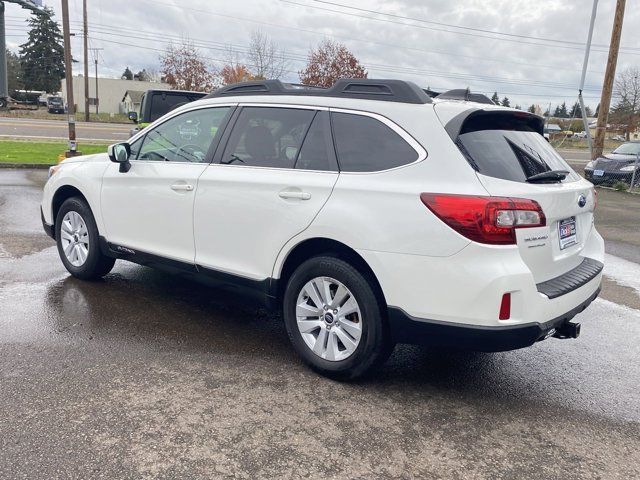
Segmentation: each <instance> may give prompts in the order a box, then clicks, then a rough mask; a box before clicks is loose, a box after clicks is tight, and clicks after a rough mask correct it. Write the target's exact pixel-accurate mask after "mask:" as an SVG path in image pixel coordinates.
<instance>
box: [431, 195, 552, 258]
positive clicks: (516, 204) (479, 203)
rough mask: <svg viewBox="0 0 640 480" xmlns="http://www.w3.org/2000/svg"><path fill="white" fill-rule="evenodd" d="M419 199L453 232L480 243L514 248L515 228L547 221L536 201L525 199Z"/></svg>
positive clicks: (451, 196) (456, 196)
mask: <svg viewBox="0 0 640 480" xmlns="http://www.w3.org/2000/svg"><path fill="white" fill-rule="evenodd" d="M420 200H422V203H424V204H425V205H426V206H427V208H429V210H431V211H432V212H433V213H434V214H435V215H436V216H437V217H438V218H439V219H440V220H442V221H443V222H444V223H446V224H447V225H449V226H450V227H451V228H453V229H454V230H455V231H456V232H458V233H460V234H461V235H464V236H465V237H467V238H468V239H470V240H473V241H474V242H479V243H487V244H491V245H515V243H516V235H515V229H516V228H531V227H544V226H545V225H546V222H547V220H546V218H545V216H544V212H543V211H542V208H540V205H539V204H538V202H536V201H535V200H527V199H524V198H508V197H482V196H472V195H448V194H441V193H423V194H421V195H420Z"/></svg>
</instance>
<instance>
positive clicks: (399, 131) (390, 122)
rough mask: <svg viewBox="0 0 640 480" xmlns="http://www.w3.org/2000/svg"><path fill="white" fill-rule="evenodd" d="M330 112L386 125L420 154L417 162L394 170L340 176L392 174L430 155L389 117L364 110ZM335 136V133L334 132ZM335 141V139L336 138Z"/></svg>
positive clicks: (330, 110)
mask: <svg viewBox="0 0 640 480" xmlns="http://www.w3.org/2000/svg"><path fill="white" fill-rule="evenodd" d="M329 112H330V113H334V112H335V113H346V114H349V115H360V116H363V117H370V118H373V119H375V120H378V121H379V122H381V123H383V124H385V125H386V126H387V127H389V128H390V129H391V130H393V131H394V132H395V133H397V134H398V135H400V137H401V138H402V139H403V140H404V141H405V142H407V143H408V144H409V146H410V147H411V148H413V150H414V151H415V152H416V153H417V154H418V158H417V159H416V160H414V161H413V162H411V163H407V164H405V165H398V166H397V167H392V168H386V169H384V170H371V171H367V172H345V171H344V170H340V174H344V175H370V174H373V173H384V172H391V171H393V170H398V169H400V168H405V167H408V166H410V165H415V164H416V163H420V162H422V161H423V160H425V159H426V158H427V157H428V156H429V154H428V152H427V150H426V149H425V148H424V147H423V146H422V145H421V144H420V143H419V142H418V141H417V140H416V139H415V138H413V136H411V134H409V132H407V131H406V130H405V129H404V128H402V127H401V126H400V125H398V124H397V123H395V122H394V121H393V120H391V119H389V118H388V117H385V116H384V115H380V114H379V113H373V112H367V111H363V110H351V109H348V108H329ZM332 134H333V132H332ZM334 141H335V138H334ZM336 155H338V152H337V151H336ZM338 163H340V158H338Z"/></svg>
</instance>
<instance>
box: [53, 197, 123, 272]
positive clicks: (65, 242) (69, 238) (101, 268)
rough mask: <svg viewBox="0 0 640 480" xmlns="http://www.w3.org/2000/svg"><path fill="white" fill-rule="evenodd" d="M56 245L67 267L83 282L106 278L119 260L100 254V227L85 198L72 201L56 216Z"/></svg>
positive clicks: (69, 200)
mask: <svg viewBox="0 0 640 480" xmlns="http://www.w3.org/2000/svg"><path fill="white" fill-rule="evenodd" d="M56 243H57V244H58V253H59V255H60V259H61V260H62V263H63V264H64V266H65V268H66V269H67V270H68V271H69V273H70V274H71V275H73V276H74V277H77V278H81V279H83V280H90V279H96V278H100V277H103V276H104V275H106V274H107V273H109V272H110V271H111V269H112V268H113V265H114V264H115V259H113V258H110V257H107V256H105V255H103V254H102V252H101V251H100V244H99V234H98V227H97V226H96V221H95V219H94V218H93V213H91V209H90V208H89V205H87V203H86V202H85V201H84V200H83V199H82V198H77V197H73V198H68V199H67V200H65V201H64V203H63V204H62V206H61V207H60V210H59V211H58V215H57V216H56Z"/></svg>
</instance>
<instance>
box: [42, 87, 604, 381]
mask: <svg viewBox="0 0 640 480" xmlns="http://www.w3.org/2000/svg"><path fill="white" fill-rule="evenodd" d="M470 98H471V99H473V100H476V101H469V99H470ZM595 207H596V193H595V190H594V189H593V186H592V185H591V184H590V183H589V182H587V181H586V180H584V179H582V178H581V177H580V176H579V175H577V174H576V173H575V172H574V171H573V170H572V169H571V168H570V167H569V166H568V165H567V164H566V163H565V162H564V160H563V159H562V158H561V157H560V156H559V155H558V153H557V152H556V151H555V150H553V148H552V147H551V146H550V145H549V143H548V142H547V141H546V140H545V138H544V137H543V120H542V119H541V118H540V117H537V116H535V115H532V114H529V113H525V112H521V111H517V110H513V109H508V108H503V107H499V106H495V105H493V104H492V103H491V102H490V101H488V102H486V101H484V99H483V98H482V97H469V95H468V94H467V95H458V94H457V93H456V92H451V93H447V94H443V95H440V96H439V97H437V98H435V99H432V98H431V97H429V96H428V95H427V94H426V93H425V92H424V91H423V90H421V89H420V88H418V87H417V86H416V85H414V84H412V83H410V82H403V81H397V80H341V81H339V82H338V83H337V84H336V85H335V86H334V87H332V88H330V89H326V90H322V89H310V88H303V87H299V86H294V85H288V84H283V83H281V82H279V81H263V82H249V83H243V84H236V85H231V86H228V87H225V88H222V89H219V90H217V91H216V92H215V93H213V94H211V95H209V96H207V97H205V98H204V99H202V100H199V101H196V102H194V103H190V104H188V105H185V106H183V107H181V108H178V109H176V110H175V111H173V112H170V113H169V114H167V115H165V116H164V117H162V118H161V119H159V120H157V121H156V122H154V123H153V124H152V125H150V126H149V127H147V128H145V129H144V130H142V131H141V132H139V133H138V134H136V135H135V136H134V137H132V138H131V139H130V140H129V142H127V143H120V144H116V145H112V146H111V147H109V152H108V153H105V154H97V155H90V156H84V157H78V158H72V159H68V160H65V161H64V162H62V163H61V164H60V165H57V166H55V167H52V168H51V171H50V178H49V181H48V182H47V184H46V186H45V188H44V198H43V201H42V221H43V224H44V228H45V230H46V231H47V233H48V234H49V235H50V236H52V237H53V238H55V239H56V240H57V245H58V251H59V253H60V258H61V259H62V263H63V264H64V266H65V267H66V268H67V270H68V271H69V272H70V273H71V274H72V275H74V276H76V277H78V278H82V279H93V278H97V277H102V276H104V275H106V274H107V273H109V271H110V270H111V269H112V267H113V265H114V262H115V260H116V259H123V260H128V261H131V262H136V263H139V264H143V265H150V266H158V267H160V266H165V267H169V268H170V269H171V270H172V271H181V272H183V273H186V274H191V275H194V276H197V277H199V278H202V279H205V280H208V281H210V282H211V283H213V284H214V285H217V286H219V287H222V288H228V289H231V290H233V291H235V292H239V293H246V294H249V295H250V296H251V297H252V298H254V299H259V300H260V301H261V302H262V303H264V304H266V305H268V306H271V307H274V308H281V309H282V312H283V317H284V321H285V323H286V328H287V331H288V333H289V336H290V338H291V342H292V343H293V346H294V348H295V349H296V351H297V352H298V353H299V355H300V356H301V357H302V358H303V359H304V361H305V362H307V363H308V364H309V365H310V366H311V367H313V368H314V369H315V370H317V371H319V372H321V373H323V374H325V375H329V376H332V377H338V378H354V377H357V376H359V375H361V374H363V373H365V372H367V371H369V370H371V369H372V368H374V367H376V366H377V365H380V364H381V363H382V362H383V361H384V360H385V359H386V358H387V356H388V355H389V354H390V352H391V350H392V348H393V345H395V344H396V343H422V344H430V345H441V346H447V347H453V348H463V349H474V350H480V351H501V350H510V349H517V348H522V347H526V346H529V345H532V344H533V343H535V342H537V341H539V340H543V339H546V338H548V337H557V338H575V337H577V336H578V334H579V324H576V323H572V322H570V320H571V319H572V318H573V317H574V316H575V315H576V314H577V313H579V312H581V311H582V310H584V309H585V308H586V307H587V306H588V305H589V303H590V302H591V301H593V300H594V298H596V296H597V295H598V292H599V290H600V282H601V277H602V268H603V257H604V247H603V240H602V238H601V237H600V235H599V234H598V232H597V231H596V229H595V228H594V223H593V212H594V209H595Z"/></svg>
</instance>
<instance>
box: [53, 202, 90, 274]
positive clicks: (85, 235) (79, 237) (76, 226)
mask: <svg viewBox="0 0 640 480" xmlns="http://www.w3.org/2000/svg"><path fill="white" fill-rule="evenodd" d="M60 243H61V245H62V250H63V251H64V255H65V257H67V260H68V261H69V263H70V264H71V265H73V266H74V267H81V266H82V265H84V262H86V261H87V257H88V256H89V231H88V229H87V224H86V223H85V221H84V219H83V218H82V217H81V216H80V214H79V213H78V212H74V211H72V210H71V211H69V212H67V213H66V215H65V216H64V218H63V219H62V225H61V227H60Z"/></svg>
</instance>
